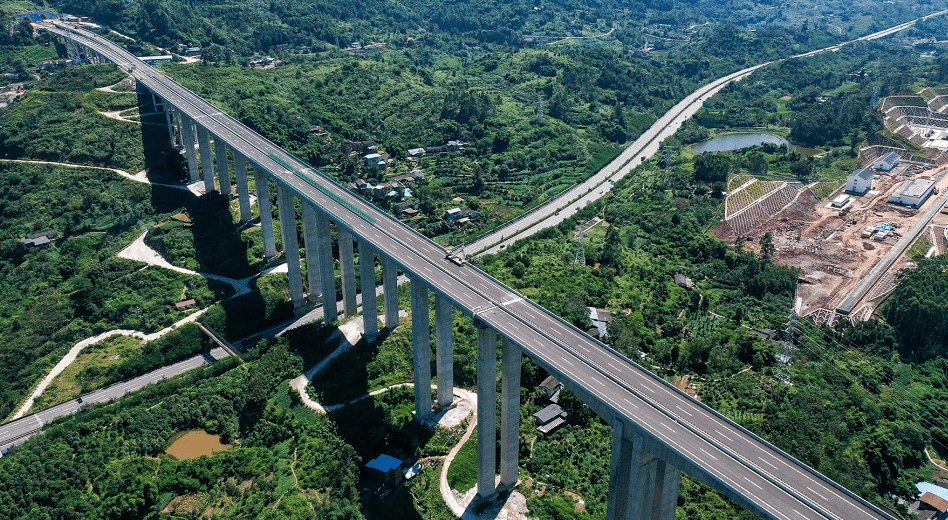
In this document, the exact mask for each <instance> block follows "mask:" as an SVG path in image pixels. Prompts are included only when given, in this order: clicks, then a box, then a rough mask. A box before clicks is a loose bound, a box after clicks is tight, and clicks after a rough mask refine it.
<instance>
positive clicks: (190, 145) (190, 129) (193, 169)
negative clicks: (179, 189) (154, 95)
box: [181, 114, 200, 182]
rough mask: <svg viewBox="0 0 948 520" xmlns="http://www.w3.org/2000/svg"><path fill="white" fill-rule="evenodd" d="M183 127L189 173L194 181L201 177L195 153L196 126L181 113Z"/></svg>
mask: <svg viewBox="0 0 948 520" xmlns="http://www.w3.org/2000/svg"><path fill="white" fill-rule="evenodd" d="M181 129H182V130H183V131H184V132H183V134H182V139H183V140H184V142H183V143H182V144H183V145H184V155H185V156H186V157H187V159H188V175H190V178H191V182H194V181H196V180H198V179H199V178H200V174H199V173H198V164H197V155H195V149H194V126H193V125H192V123H191V118H189V117H188V116H186V115H184V114H181Z"/></svg>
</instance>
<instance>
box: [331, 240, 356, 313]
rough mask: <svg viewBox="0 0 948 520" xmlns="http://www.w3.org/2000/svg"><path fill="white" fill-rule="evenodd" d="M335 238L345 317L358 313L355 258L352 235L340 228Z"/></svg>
mask: <svg viewBox="0 0 948 520" xmlns="http://www.w3.org/2000/svg"><path fill="white" fill-rule="evenodd" d="M338 229H339V231H338V233H336V236H337V238H338V241H339V271H340V274H341V276H342V308H343V310H344V311H345V313H346V317H347V318H348V317H349V316H355V315H356V313H357V312H359V308H358V304H357V303H356V283H355V256H354V255H353V251H352V233H350V232H349V230H347V229H343V228H342V226H339V227H338Z"/></svg>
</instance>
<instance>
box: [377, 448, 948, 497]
mask: <svg viewBox="0 0 948 520" xmlns="http://www.w3.org/2000/svg"><path fill="white" fill-rule="evenodd" d="M401 465H402V461H400V460H398V459H396V458H395V457H393V456H391V455H386V454H384V453H383V454H381V455H379V456H378V457H376V458H374V459H372V460H370V461H369V463H368V464H366V465H365V467H367V468H369V469H377V470H379V471H381V472H382V473H388V472H389V471H390V470H393V469H398V467H399V466H401ZM946 491H948V490H946Z"/></svg>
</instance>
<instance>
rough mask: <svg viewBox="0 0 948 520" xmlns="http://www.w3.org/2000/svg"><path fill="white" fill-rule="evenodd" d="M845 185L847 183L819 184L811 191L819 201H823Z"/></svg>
mask: <svg viewBox="0 0 948 520" xmlns="http://www.w3.org/2000/svg"><path fill="white" fill-rule="evenodd" d="M844 184H846V181H830V182H818V183H816V184H814V185H813V187H812V188H810V190H811V191H812V192H813V194H814V195H816V197H817V198H818V199H820V200H823V199H825V198H827V197H829V196H830V195H832V193H833V192H834V191H836V190H837V189H838V188H839V187H840V186H842V185H844Z"/></svg>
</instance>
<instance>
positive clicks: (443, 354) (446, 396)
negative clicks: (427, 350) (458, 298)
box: [435, 293, 454, 409]
mask: <svg viewBox="0 0 948 520" xmlns="http://www.w3.org/2000/svg"><path fill="white" fill-rule="evenodd" d="M435 341H436V345H435V362H436V363H437V366H438V408H439V409H443V408H447V407H448V406H451V403H452V402H454V310H453V308H452V307H451V302H450V301H449V300H448V299H447V298H446V297H444V296H443V295H441V294H440V293H437V294H435Z"/></svg>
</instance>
